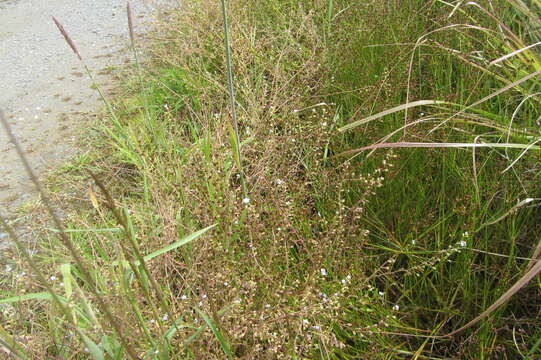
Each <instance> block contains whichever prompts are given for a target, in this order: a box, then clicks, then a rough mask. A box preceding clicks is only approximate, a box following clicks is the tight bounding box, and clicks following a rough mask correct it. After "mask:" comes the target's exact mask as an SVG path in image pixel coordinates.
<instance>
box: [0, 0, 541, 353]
mask: <svg viewBox="0 0 541 360" xmlns="http://www.w3.org/2000/svg"><path fill="white" fill-rule="evenodd" d="M516 4H518V2H517V3H516ZM516 4H515V2H512V5H514V7H509V6H507V5H505V4H503V3H496V2H493V3H492V5H493V6H494V9H492V10H491V12H490V14H493V15H489V14H487V12H486V11H480V12H479V11H477V10H476V9H479V7H478V6H477V5H475V4H474V3H471V2H470V3H462V2H459V3H456V4H453V6H450V4H449V3H447V2H430V3H427V2H425V1H420V0H419V1H411V2H406V3H404V2H398V1H396V2H394V1H390V2H368V3H362V4H361V3H347V2H345V3H344V2H342V3H339V2H333V1H324V2H305V1H301V2H295V3H292V2H291V1H285V0H284V1H282V0H272V1H262V0H261V1H260V0H257V1H251V2H231V3H229V4H228V7H227V9H228V13H227V16H225V15H226V14H224V10H225V9H226V5H227V4H226V3H225V2H215V3H210V4H209V3H208V2H203V1H201V2H192V3H190V4H183V5H181V7H180V8H179V9H178V11H174V12H172V13H170V17H169V18H168V19H167V22H166V23H165V24H163V25H162V27H161V28H160V29H159V34H160V37H159V39H157V40H156V41H155V43H154V45H153V47H152V49H151V51H152V53H151V55H152V56H151V61H150V62H149V63H147V64H144V65H143V64H136V67H137V73H136V74H135V76H132V77H131V78H128V79H127V81H126V84H127V88H126V91H125V93H124V94H122V96H121V97H120V98H118V99H115V100H114V101H113V102H112V103H111V109H112V111H114V115H110V117H111V118H110V119H109V122H102V123H101V124H100V125H98V126H97V129H98V131H99V132H100V133H101V134H102V139H101V143H100V144H97V145H98V146H99V151H97V153H96V154H93V155H92V156H90V157H89V159H92V160H87V161H86V162H83V163H80V165H78V166H73V167H71V168H70V169H69V171H68V172H66V173H63V174H62V177H64V178H70V177H73V178H79V179H80V178H83V179H86V180H87V184H88V183H95V185H96V186H97V187H98V188H99V189H100V191H95V190H94V188H93V187H92V188H90V190H89V189H88V185H85V186H82V185H81V187H80V188H77V187H76V189H75V193H79V194H80V193H85V192H86V193H87V194H88V195H87V197H88V198H87V199H86V198H84V199H79V200H77V204H78V207H77V208H76V209H75V210H72V212H71V215H70V216H69V217H68V218H67V225H68V226H67V227H66V229H65V230H64V231H62V233H63V234H66V235H69V237H70V240H71V241H72V242H73V244H75V245H76V247H77V250H78V251H79V252H80V253H81V256H82V257H83V261H85V262H86V263H90V264H92V266H91V267H90V268H91V269H90V270H91V274H92V275H93V276H94V278H95V281H96V284H97V288H98V289H99V291H100V293H99V296H102V297H104V298H105V299H106V300H107V301H108V302H109V303H110V304H111V308H112V309H113V313H114V315H115V321H118V323H119V324H121V326H122V329H121V330H122V331H123V334H125V336H126V337H127V339H126V342H127V343H129V344H130V346H132V347H133V349H134V352H135V356H139V357H141V358H156V359H169V358H172V359H174V358H182V359H185V358H188V359H190V358H193V359H195V358H224V357H226V358H249V359H274V358H277V359H279V358H314V359H315V358H323V359H353V358H382V359H383V358H385V359H389V358H393V359H394V358H397V359H398V358H404V357H408V358H410V357H411V358H432V359H438V358H449V357H452V358H465V359H479V358H491V357H494V356H499V355H500V354H505V355H503V356H507V357H509V358H514V357H518V356H521V355H522V356H523V357H530V358H535V357H536V356H537V354H538V353H539V343H540V342H539V340H538V339H539V338H540V335H541V334H540V333H539V326H538V325H539V317H538V305H539V300H538V299H539V297H538V294H539V290H538V289H537V288H536V287H535V286H532V285H530V286H525V287H524V288H523V289H522V290H521V293H520V294H521V296H514V297H509V296H508V295H509V294H510V292H509V291H508V290H509V288H511V287H512V286H513V284H514V283H517V282H519V285H520V286H522V284H520V281H522V282H524V283H525V280H528V279H522V280H519V279H520V275H519V274H520V273H521V272H523V273H526V274H528V275H527V277H530V278H531V277H533V275H534V274H535V272H537V270H538V268H539V266H538V265H539V261H538V259H537V258H538V256H539V246H538V241H537V238H536V236H537V235H538V234H539V232H540V230H541V229H540V228H539V224H538V222H537V221H536V214H537V212H538V207H537V206H536V205H537V201H536V200H533V201H532V200H528V201H526V200H525V199H538V198H540V197H541V196H540V195H541V194H539V191H538V187H537V186H536V181H537V180H538V178H539V169H538V167H537V165H536V162H535V159H537V156H538V155H537V148H538V146H539V145H538V144H537V143H534V142H535V138H534V137H535V136H537V135H538V134H537V133H535V131H534V122H535V121H534V120H533V119H536V118H537V117H538V114H537V109H536V107H535V105H534V104H535V102H536V101H537V100H536V96H535V95H533V94H535V93H536V90H535V89H536V87H537V86H538V82H537V79H536V77H535V76H533V75H532V76H531V77H529V78H526V79H525V76H528V74H527V73H530V74H531V73H534V72H535V71H537V69H534V70H533V71H526V70H523V69H524V67H529V66H535V62H533V63H530V62H524V64H522V63H520V62H518V63H517V62H513V61H511V60H510V59H512V58H513V57H514V56H511V57H508V58H504V55H505V54H510V53H515V56H517V57H527V58H528V59H529V58H532V59H534V60H535V57H532V56H534V55H535V56H537V55H536V54H535V53H532V51H534V50H533V49H535V47H530V48H528V49H526V48H527V46H526V44H528V43H532V42H531V41H527V40H525V39H529V38H530V36H534V35H535V33H534V32H531V29H529V30H526V29H527V28H528V26H527V25H524V24H526V23H525V22H524V21H523V19H524V18H523V17H526V18H529V17H531V13H529V12H528V11H525V10H524V8H522V7H517V6H518V5H516ZM412 14H413V15H412ZM450 14H451V16H449V15H450ZM521 14H522V15H521ZM128 15H129V18H132V16H131V12H130V10H129V8H128ZM510 19H513V21H508V20H510ZM226 20H227V21H228V26H227V24H225V21H226ZM514 21H516V22H514ZM129 23H130V24H131V25H130V26H129V31H130V32H131V33H132V34H133V18H132V21H129ZM504 24H507V27H505V28H504V27H503V26H502V25H504ZM510 24H512V25H510ZM224 26H225V28H224ZM382 28H385V29H387V30H388V31H385V32H382V31H381V29H382ZM224 29H226V30H228V33H229V34H224ZM510 31H513V32H516V33H518V34H520V36H518V35H516V36H513V35H511V33H510ZM502 33H503V34H504V35H503V38H502ZM427 34H428V35H427ZM479 34H481V35H479ZM227 35H229V41H225V40H227V39H228V36H227ZM163 39H165V40H163ZM224 39H225V40H224ZM419 39H421V40H420V41H418V40H419ZM517 39H518V40H517ZM519 40H520V41H519ZM224 42H225V52H224V46H222V45H223V44H224ZM131 44H132V49H135V46H134V44H135V40H134V36H133V35H132V36H131ZM521 44H522V45H525V46H522V45H521ZM479 49H482V50H483V51H484V52H483V53H479V51H480V50H479ZM134 51H135V50H134ZM228 53H229V54H228ZM532 54H533V55H532ZM489 59H502V60H499V61H497V62H496V63H495V64H499V65H500V66H501V67H497V68H496V69H494V68H491V66H490V65H489V64H490V61H489ZM525 59H526V58H525ZM137 63H138V62H137ZM532 64H533V65H532ZM232 69H235V78H234V79H233V77H232V71H231V70H232ZM480 69H484V71H482V72H479V70H480ZM528 69H529V68H528ZM361 70H362V71H361ZM529 70H531V69H529ZM525 71H526V72H527V73H526V74H525V73H524V72H525ZM226 79H229V81H226ZM488 79H490V80H488ZM524 79H525V80H524ZM232 80H234V81H235V85H236V89H235V91H233V89H232V86H231V85H232ZM498 89H505V91H501V90H498ZM232 95H234V96H232ZM418 99H434V100H429V101H422V100H418ZM477 99H481V100H482V101H481V100H477ZM397 104H403V105H401V106H399V107H396V106H397ZM463 104H465V105H463ZM393 107H396V108H394V110H392V111H386V109H388V108H393ZM235 109H236V110H235ZM405 109H407V110H408V111H407V116H405V117H404V113H405V111H404V110H405ZM235 111H237V113H236V115H235V114H234V112H235ZM382 111H383V112H382ZM384 115H385V117H383V116H384ZM235 117H236V119H235ZM359 119H364V120H360V121H359ZM149 124H152V126H151V127H149ZM231 124H236V128H237V131H236V132H235V135H234V141H231V138H232V137H231V127H232V125H231ZM517 124H520V126H519V125H517ZM150 128H152V131H153V133H151V134H149V129H150ZM520 128H526V131H525V132H524V131H519V129H520ZM117 129H118V133H117V132H116V130H117ZM339 129H342V130H347V131H338V130H339ZM406 130H407V131H406ZM119 134H121V135H119ZM389 143H393V144H395V145H392V147H393V148H392V149H389V147H390V146H389V145H388V144H389ZM231 144H233V145H234V146H233V151H232V150H231ZM420 144H423V145H420ZM426 144H430V145H426ZM433 144H440V145H433ZM450 144H462V145H461V146H460V148H459V149H457V148H456V147H457V145H450ZM464 144H469V145H468V146H465V145H464ZM509 144H515V145H513V146H514V148H513V147H511V146H509ZM414 145H416V146H423V147H424V148H422V149H411V148H408V149H402V148H401V147H404V146H408V147H412V146H414ZM241 147H242V162H241V159H240V156H239V153H238V151H239V150H240V148H241ZM438 147H447V148H444V149H440V148H438ZM376 148H377V151H373V152H370V155H369V156H368V153H367V152H366V151H359V149H361V150H375V149H376ZM513 154H514V155H515V158H512V156H511V155H513ZM337 155H341V156H337ZM519 157H520V158H521V160H520V161H514V159H517V158H519ZM532 160H534V161H532ZM511 165H512V166H511ZM88 169H90V170H91V171H92V173H94V174H97V175H94V176H89V175H88V173H87V170H88ZM239 171H240V173H239ZM90 178H93V181H91V180H90ZM246 194H249V196H246ZM57 196H58V200H57V201H58V202H59V203H69V202H74V201H75V200H74V199H73V198H72V197H70V196H69V195H68V194H66V193H59V194H58V195H57ZM211 224H216V226H214V227H213V228H212V232H211V233H210V232H209V233H207V235H206V236H205V238H204V239H201V240H199V241H193V240H194V239H195V237H196V236H200V235H203V233H204V232H205V231H209V230H210V228H209V225H211ZM197 229H203V230H199V231H197V232H195V233H193V231H195V230H197ZM59 230H60V229H55V231H59ZM192 233H193V234H192ZM55 234H56V232H49V233H45V234H44V235H43V237H44V239H46V240H47V241H44V242H43V245H42V246H40V252H39V256H38V258H39V261H40V264H43V265H42V267H43V269H45V270H44V272H45V273H47V272H48V273H50V274H56V275H53V276H55V277H56V276H57V275H58V276H59V277H60V276H62V279H63V280H64V281H63V282H64V287H63V288H61V287H59V285H58V284H57V283H56V282H53V286H52V287H53V291H57V292H58V291H65V293H64V294H63V296H65V298H66V299H68V300H69V301H70V303H72V304H74V308H73V309H74V310H72V313H71V314H72V315H71V317H66V316H65V315H64V314H63V313H62V312H61V311H60V308H57V307H56V306H53V305H52V304H51V303H50V302H44V301H43V299H44V296H46V295H43V294H44V293H42V291H43V284H41V283H38V282H36V281H35V280H29V281H28V284H24V285H23V284H22V280H21V279H19V278H16V276H15V275H13V280H12V281H13V283H14V284H17V286H20V287H23V288H28V289H29V290H31V291H32V293H30V295H29V296H26V297H21V296H19V297H17V295H20V294H18V293H15V294H13V293H11V292H10V293H9V295H10V296H11V295H13V296H11V297H8V299H7V300H9V301H5V300H4V302H5V303H10V304H16V306H15V307H13V308H10V312H11V313H10V314H9V315H8V316H7V317H8V326H6V327H5V328H6V329H5V331H4V332H1V333H0V336H2V338H4V333H8V332H9V333H11V334H24V336H26V337H29V338H31V342H32V344H31V346H30V347H29V349H27V350H26V351H27V352H29V353H30V354H31V355H30V356H32V355H34V357H37V358H39V357H40V356H41V357H42V358H43V357H47V356H49V357H50V356H59V357H62V356H64V357H68V356H73V355H74V350H73V349H74V348H75V349H80V351H82V349H84V345H82V344H90V346H88V345H86V346H87V348H88V350H89V351H91V355H92V356H103V357H105V358H112V359H120V358H124V357H125V356H126V351H127V349H126V348H125V346H123V345H122V343H121V341H120V338H119V337H118V335H117V334H115V333H113V332H111V331H108V330H107V329H108V328H109V326H110V324H109V321H108V320H107V318H106V317H104V315H103V312H102V311H100V312H98V311H96V308H95V306H94V305H93V304H94V301H95V299H94V297H95V294H93V293H92V292H91V291H90V290H91V287H90V286H89V284H88V283H87V282H86V281H85V280H84V277H82V276H80V274H79V266H78V265H76V264H74V265H72V264H71V260H70V257H69V255H68V253H67V252H65V251H64V250H63V248H62V247H60V246H59V240H58V239H57V238H55V237H54V236H53V235H55ZM190 234H192V235H190ZM145 254H146V255H145ZM66 265H68V266H66ZM21 266H22V268H23V269H26V270H27V271H28V269H27V268H26V267H25V266H26V265H23V264H22V263H21ZM96 269H97V270H96ZM90 270H89V271H90ZM70 279H71V280H70ZM67 283H69V284H71V285H70V289H71V290H69V291H68V287H67V286H66V284H67ZM516 288H517V286H515V287H514V288H511V292H514V290H515V289H516ZM56 289H59V290H56ZM506 292H507V293H506ZM40 294H41V295H40ZM60 294H62V293H61V292H60ZM499 298H504V299H505V300H509V301H508V302H507V303H506V304H505V305H504V306H502V307H499V308H498V309H497V310H495V311H494V312H492V309H491V308H490V306H491V304H494V303H496V304H498V299H499ZM38 299H41V300H38ZM47 299H48V298H47ZM47 299H45V300H47ZM27 304H32V305H27ZM35 304H38V305H35ZM498 305H499V304H498ZM33 306H39V308H36V307H33ZM487 308H488V309H489V310H490V316H489V317H486V318H483V319H481V321H480V322H479V323H478V324H475V326H472V327H469V328H467V329H466V328H464V326H468V322H470V321H471V320H472V319H475V318H476V317H477V316H479V315H482V316H484V315H486V314H487V313H483V311H484V310H486V309H487ZM6 313H9V312H7V311H6ZM16 318H25V319H28V320H27V321H28V324H31V325H32V326H31V327H30V328H31V329H30V330H28V328H29V327H28V326H27V327H25V326H23V325H24V324H19V323H17V322H15V321H14V319H16ZM66 323H70V324H73V326H78V327H79V328H81V329H83V331H84V335H85V336H86V337H81V340H76V339H73V337H70V336H69V333H68V334H67V333H65V332H63V331H62V330H61V329H62V326H63V325H65V324H66ZM0 330H2V329H0ZM458 330H460V332H459V333H456V331H458ZM453 332H454V336H453V337H442V335H447V334H449V333H453ZM6 339H7V340H5V343H6V344H8V345H9V346H10V347H11V348H12V349H14V351H18V350H20V349H18V348H16V344H15V342H14V341H13V340H14V339H13V336H11V337H10V338H7V337H6ZM89 340H90V341H91V342H90V341H89ZM44 349H48V350H44ZM93 354H97V355H93ZM81 357H84V355H82V353H81Z"/></svg>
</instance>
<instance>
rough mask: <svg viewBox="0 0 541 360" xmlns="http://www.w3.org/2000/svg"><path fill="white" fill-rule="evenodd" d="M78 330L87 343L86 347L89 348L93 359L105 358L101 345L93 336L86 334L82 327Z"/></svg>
mask: <svg viewBox="0 0 541 360" xmlns="http://www.w3.org/2000/svg"><path fill="white" fill-rule="evenodd" d="M77 332H78V333H79V336H80V337H81V339H82V340H83V342H84V343H85V345H86V347H87V349H88V352H89V353H90V355H91V356H92V359H94V360H104V359H105V357H104V355H103V350H102V349H100V347H99V346H98V345H97V344H96V343H95V342H94V341H92V339H91V338H89V337H88V336H86V334H85V333H84V332H83V331H82V330H81V329H77Z"/></svg>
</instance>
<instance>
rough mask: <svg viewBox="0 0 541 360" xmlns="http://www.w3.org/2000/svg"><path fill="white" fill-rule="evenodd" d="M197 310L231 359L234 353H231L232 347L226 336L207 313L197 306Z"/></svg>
mask: <svg viewBox="0 0 541 360" xmlns="http://www.w3.org/2000/svg"><path fill="white" fill-rule="evenodd" d="M195 311H197V313H198V314H199V316H201V317H202V318H203V320H204V321H205V323H206V324H207V325H208V327H209V328H210V330H211V331H212V333H213V334H214V336H216V339H218V342H219V343H220V346H221V347H222V350H223V351H224V353H225V355H226V356H227V358H228V359H230V360H231V359H233V354H232V353H231V349H230V348H229V345H228V344H227V342H226V341H225V338H224V336H223V334H222V333H221V332H220V330H218V328H217V327H216V326H215V325H214V323H213V322H212V320H210V318H209V317H208V316H207V314H205V313H204V312H202V311H201V310H199V309H197V308H196V309H195Z"/></svg>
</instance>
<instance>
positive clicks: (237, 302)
mask: <svg viewBox="0 0 541 360" xmlns="http://www.w3.org/2000/svg"><path fill="white" fill-rule="evenodd" d="M233 302H234V303H235V304H240V303H241V302H242V300H241V299H235V300H234V301H233Z"/></svg>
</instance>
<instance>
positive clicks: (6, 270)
mask: <svg viewBox="0 0 541 360" xmlns="http://www.w3.org/2000/svg"><path fill="white" fill-rule="evenodd" d="M11 270H13V268H12V267H11V265H6V267H5V269H4V271H5V272H7V273H8V272H11Z"/></svg>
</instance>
